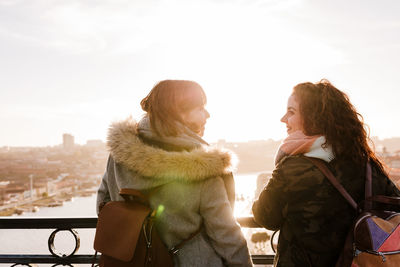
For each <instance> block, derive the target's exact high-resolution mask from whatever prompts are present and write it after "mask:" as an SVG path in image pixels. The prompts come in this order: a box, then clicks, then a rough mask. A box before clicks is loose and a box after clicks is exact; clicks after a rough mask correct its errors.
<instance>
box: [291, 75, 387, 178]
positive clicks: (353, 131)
mask: <svg viewBox="0 0 400 267" xmlns="http://www.w3.org/2000/svg"><path fill="white" fill-rule="evenodd" d="M293 94H294V95H295V97H296V100H297V101H298V102H299V109H300V115H301V117H302V119H303V129H304V133H305V134H306V135H310V136H311V135H323V136H325V138H326V143H325V145H327V144H329V145H330V146H331V147H332V150H333V153H334V154H335V157H336V159H337V160H338V162H339V164H349V163H353V164H355V166H358V167H360V168H362V166H365V164H366V162H367V159H370V160H371V161H372V162H374V163H375V164H376V165H377V166H378V168H379V169H380V170H381V171H382V172H384V168H383V165H382V163H381V162H380V160H379V159H378V158H377V157H376V155H375V153H374V151H373V150H372V149H371V147H370V145H369V142H370V138H369V135H368V133H367V130H366V128H367V125H365V124H364V120H363V117H362V116H361V114H360V113H358V112H357V110H356V109H355V107H354V106H353V105H352V104H351V103H350V100H349V97H348V96H347V95H346V94H345V93H344V92H342V91H340V90H339V89H337V88H336V87H335V86H333V85H332V84H331V83H330V82H329V81H328V80H325V79H323V80H321V81H320V82H318V83H315V84H314V83H310V82H306V83H300V84H298V85H296V86H295V87H294V88H293ZM371 143H372V142H371Z"/></svg>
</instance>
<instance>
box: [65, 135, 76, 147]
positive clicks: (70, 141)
mask: <svg viewBox="0 0 400 267" xmlns="http://www.w3.org/2000/svg"><path fill="white" fill-rule="evenodd" d="M63 147H64V149H66V150H71V149H73V148H74V136H73V135H71V134H66V133H65V134H63Z"/></svg>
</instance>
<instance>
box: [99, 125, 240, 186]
mask: <svg viewBox="0 0 400 267" xmlns="http://www.w3.org/2000/svg"><path fill="white" fill-rule="evenodd" d="M107 146H108V148H109V150H110V153H111V156H112V157H113V159H114V161H115V162H117V163H121V164H123V165H124V166H125V167H126V168H128V169H131V170H133V171H135V172H137V173H138V174H139V175H141V176H142V177H144V178H150V177H152V178H156V179H167V180H171V179H173V180H181V181H196V180H203V179H206V178H209V177H213V176H221V175H224V174H227V173H230V172H231V171H232V168H233V166H232V156H233V154H232V153H231V152H230V151H222V150H220V149H216V148H214V149H210V148H208V147H205V146H201V147H199V148H195V149H193V150H191V151H189V152H188V151H182V152H173V151H166V150H163V149H161V148H157V147H153V146H150V145H147V144H145V143H143V142H142V141H141V140H140V138H139V136H138V130H137V123H136V121H134V120H132V119H131V118H128V119H127V120H124V121H120V122H115V123H113V124H112V125H111V126H110V128H109V132H108V139H107Z"/></svg>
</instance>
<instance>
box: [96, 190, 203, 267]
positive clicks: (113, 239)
mask: <svg viewBox="0 0 400 267" xmlns="http://www.w3.org/2000/svg"><path fill="white" fill-rule="evenodd" d="M120 195H121V196H123V197H124V199H125V201H110V202H107V203H106V204H105V205H104V206H103V207H102V208H101V210H100V213H99V216H98V221H97V227H96V235H95V239H94V249H95V250H96V253H97V252H101V257H100V263H99V266H101V267H128V266H129V267H139V266H140V267H142V266H146V267H150V266H165V267H170V266H171V267H172V266H173V260H172V257H173V254H174V253H176V252H177V251H178V250H179V249H180V248H181V247H182V245H183V243H184V242H186V241H188V240H190V239H191V238H193V237H194V236H195V235H196V234H197V233H198V232H199V231H197V232H196V233H193V234H192V235H191V236H190V237H189V238H188V239H186V240H184V241H182V242H181V243H180V244H179V245H177V246H175V247H174V248H172V249H170V250H168V248H167V247H166V246H165V245H164V243H163V242H162V241H161V239H160V237H159V235H158V233H157V231H156V229H155V227H154V223H155V220H156V211H153V210H152V209H151V207H150V205H149V202H148V200H147V198H146V196H144V195H143V194H142V193H141V192H140V191H138V190H134V189H121V191H120Z"/></svg>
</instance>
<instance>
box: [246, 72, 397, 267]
mask: <svg viewBox="0 0 400 267" xmlns="http://www.w3.org/2000/svg"><path fill="white" fill-rule="evenodd" d="M281 121H282V122H283V123H285V124H286V127H287V133H288V137H287V138H286V139H285V140H284V141H283V143H282V144H281V146H280V148H279V150H278V152H277V155H276V160H275V170H274V171H273V174H272V178H271V179H270V180H269V182H268V184H267V186H266V187H265V188H264V190H263V191H262V193H261V194H260V196H259V198H258V200H257V201H255V202H254V204H253V214H254V218H255V220H256V222H258V223H259V224H260V225H262V226H264V227H265V228H267V229H270V230H280V234H279V241H278V250H277V254H276V257H275V266H285V267H286V266H321V267H322V266H323V267H326V266H334V265H335V263H336V260H337V259H338V257H339V254H340V252H341V250H342V248H343V246H344V243H345V238H346V235H347V233H348V231H349V229H350V227H351V225H352V222H353V220H354V219H355V217H356V216H357V211H356V210H354V209H353V207H352V206H350V205H349V204H348V202H347V201H346V199H345V198H344V197H343V196H342V195H341V194H340V193H339V192H338V191H337V190H336V189H335V187H334V186H332V184H331V183H330V182H329V180H328V179H327V178H325V177H324V174H322V172H321V171H320V170H319V169H318V168H317V167H316V166H315V165H314V164H313V163H312V162H311V161H310V160H308V159H307V158H306V157H313V158H318V159H320V160H323V161H324V162H325V164H326V165H327V166H328V168H329V169H330V170H331V171H332V172H333V174H334V175H335V176H336V178H337V180H338V181H339V183H340V184H341V185H342V186H343V187H344V188H345V190H346V191H347V192H349V194H350V195H351V196H352V198H353V199H354V200H355V201H356V202H357V203H360V202H361V201H362V200H363V199H364V185H365V176H366V164H367V161H369V162H370V164H371V165H372V181H373V182H372V193H373V195H378V194H379V195H387V196H400V191H399V190H398V189H397V188H396V186H395V185H394V184H393V183H392V182H391V181H390V180H389V178H388V176H387V173H386V172H385V170H384V168H383V165H382V163H381V161H380V160H379V159H378V158H377V156H376V155H375V153H374V152H373V150H372V149H371V148H370V146H369V143H368V141H369V139H368V135H367V132H366V130H365V125H364V123H363V120H362V117H361V115H360V114H359V113H358V112H357V111H356V109H355V108H354V106H353V105H352V104H351V103H350V101H349V98H348V96H347V95H346V94H345V93H343V92H342V91H340V90H338V89H337V88H335V87H334V86H333V85H332V84H331V83H330V82H329V81H327V80H322V81H320V82H318V83H315V84H314V83H309V82H308V83H301V84H298V85H296V86H295V87H294V89H293V93H292V94H291V95H290V97H289V100H288V103H287V111H286V114H285V115H284V116H283V117H282V119H281Z"/></svg>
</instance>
